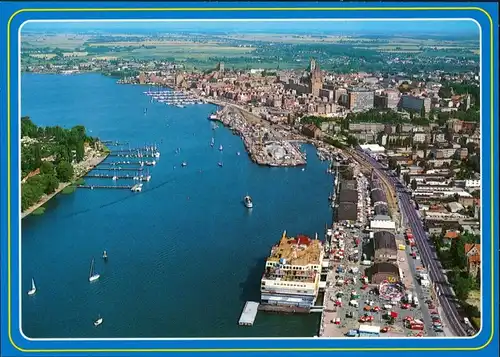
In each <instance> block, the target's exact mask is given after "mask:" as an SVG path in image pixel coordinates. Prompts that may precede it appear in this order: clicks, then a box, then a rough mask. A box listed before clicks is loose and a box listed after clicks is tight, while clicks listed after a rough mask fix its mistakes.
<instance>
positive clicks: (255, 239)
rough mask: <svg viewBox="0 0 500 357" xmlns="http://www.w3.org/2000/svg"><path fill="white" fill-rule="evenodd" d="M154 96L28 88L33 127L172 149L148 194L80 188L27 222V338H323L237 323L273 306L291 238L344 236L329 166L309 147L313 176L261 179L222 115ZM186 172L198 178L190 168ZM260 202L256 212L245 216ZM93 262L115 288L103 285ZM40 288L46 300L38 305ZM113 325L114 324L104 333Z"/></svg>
mask: <svg viewBox="0 0 500 357" xmlns="http://www.w3.org/2000/svg"><path fill="white" fill-rule="evenodd" d="M145 90H146V87H142V86H134V85H119V84H116V83H115V80H114V79H112V78H109V77H105V76H101V75H99V74H81V75H69V76H64V75H38V74H24V75H23V76H22V115H27V116H30V117H31V119H32V120H33V121H34V122H35V123H36V124H37V125H41V126H47V125H60V126H63V127H67V128H69V127H71V126H74V125H78V124H81V125H84V126H85V127H86V128H87V130H88V133H89V134H90V135H93V136H97V137H99V138H100V139H102V140H119V141H128V142H130V143H131V145H132V147H137V146H140V145H144V144H145V143H154V142H156V143H157V145H158V146H159V149H160V150H161V158H160V159H159V162H158V164H157V165H156V166H155V167H154V168H151V169H150V174H151V176H152V179H151V181H150V182H148V183H146V184H145V185H144V189H143V192H142V193H140V194H134V193H132V192H130V191H129V190H112V189H109V190H106V189H103V190H100V189H96V190H86V189H79V190H77V191H76V192H75V193H73V194H71V195H59V196H57V197H56V198H55V199H53V200H51V201H49V203H48V204H47V205H46V207H47V209H46V211H45V214H43V215H41V216H29V217H27V218H25V219H24V220H23V221H22V274H23V276H22V286H23V291H22V292H21V293H22V299H23V301H22V328H23V332H24V333H25V334H26V335H27V336H28V337H31V338H41V337H45V338H49V337H52V338H58V337H80V338H96V337H297V336H304V337H312V336H313V335H316V334H317V330H318V323H319V318H320V316H319V314H309V315H279V314H270V313H263V312H259V314H258V315H257V319H256V321H255V324H254V326H253V327H240V326H238V324H237V321H238V318H239V315H240V313H241V310H242V308H243V305H244V303H245V301H247V300H255V301H259V296H260V294H259V287H260V278H261V275H262V272H263V269H264V261H265V258H266V257H267V255H268V254H269V251H270V248H271V246H272V245H273V244H275V243H276V242H277V241H278V240H279V238H280V237H281V234H282V232H283V230H287V232H288V234H289V235H292V236H294V235H296V234H300V233H303V234H307V235H310V236H314V234H315V232H318V234H319V235H320V236H321V235H322V234H323V233H324V227H325V224H326V223H331V209H330V208H329V205H328V200H327V197H328V194H329V192H330V191H331V189H332V184H331V176H330V175H327V174H326V173H325V170H326V167H327V163H326V162H321V161H319V160H318V159H317V157H316V155H315V150H314V148H313V147H311V146H305V149H306V150H307V153H308V165H307V168H306V170H305V171H302V170H301V168H268V167H259V166H257V165H255V164H254V163H252V162H251V161H250V160H249V158H248V156H247V155H246V154H245V152H244V147H243V143H242V142H241V139H240V138H239V137H238V136H235V135H233V134H232V133H231V131H229V130H228V129H226V128H224V127H220V128H219V129H217V130H215V131H213V130H211V125H210V122H209V121H208V120H207V116H208V115H209V114H210V113H211V112H213V111H214V109H215V107H214V106H213V105H210V104H206V105H196V106H191V107H187V108H182V109H181V108H176V107H171V106H166V105H162V104H159V103H150V101H149V98H148V97H146V96H145V95H144V94H143V91H145ZM144 108H148V110H147V114H144ZM214 133H215V143H216V145H215V148H211V147H210V140H211V138H212V135H214ZM219 144H222V145H223V146H224V151H223V152H220V151H218V150H217V147H218V145H219ZM176 148H181V150H180V153H175V149H176ZM238 151H240V152H241V153H242V154H241V156H238V155H237V154H236V153H237V152H238ZM109 160H111V159H108V161H109ZM183 161H186V162H187V163H188V166H187V167H184V168H181V167H180V165H181V163H182V162H183ZM219 161H223V162H224V167H222V168H221V167H219V166H218V165H217V162H219ZM91 180H94V181H91ZM99 181H101V182H102V181H104V182H106V183H107V184H112V183H111V182H112V181H111V180H110V181H106V180H99ZM87 182H97V181H95V179H90V180H87ZM119 184H125V181H124V182H119ZM247 193H248V194H250V195H251V196H252V197H253V200H254V208H253V210H251V211H249V210H247V209H246V208H245V207H244V206H243V205H242V197H243V196H244V195H245V194H247ZM103 250H107V252H108V255H109V260H108V262H106V263H105V262H104V261H103V260H102V259H101V254H102V251H103ZM93 257H95V258H96V270H97V272H99V273H100V274H101V278H100V280H99V281H97V282H95V283H92V284H90V283H89V282H88V274H89V267H90V262H91V259H92V258H93ZM32 277H34V278H35V280H36V283H37V289H38V291H37V294H36V295H35V296H31V297H30V296H27V294H26V291H27V290H28V289H29V286H30V281H31V278H32ZM99 314H100V315H101V316H102V317H103V318H104V323H103V324H102V325H101V326H99V328H95V327H94V326H93V324H92V321H93V320H94V319H95V318H96V317H97V316H98V315H99Z"/></svg>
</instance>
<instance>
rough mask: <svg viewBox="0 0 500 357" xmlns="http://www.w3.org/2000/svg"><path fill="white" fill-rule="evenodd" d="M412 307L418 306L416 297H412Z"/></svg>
mask: <svg viewBox="0 0 500 357" xmlns="http://www.w3.org/2000/svg"><path fill="white" fill-rule="evenodd" d="M413 306H415V307H418V306H419V302H418V298H417V297H416V296H414V297H413Z"/></svg>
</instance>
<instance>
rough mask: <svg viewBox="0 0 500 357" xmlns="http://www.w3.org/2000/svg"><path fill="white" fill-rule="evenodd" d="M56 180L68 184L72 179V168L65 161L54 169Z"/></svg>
mask: <svg viewBox="0 0 500 357" xmlns="http://www.w3.org/2000/svg"><path fill="white" fill-rule="evenodd" d="M56 171H57V178H58V179H59V180H60V181H61V182H69V181H71V179H72V178H73V174H74V172H73V166H71V164H70V163H69V162H67V161H61V162H60V163H59V164H57V167H56Z"/></svg>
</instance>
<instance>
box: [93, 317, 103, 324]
mask: <svg viewBox="0 0 500 357" xmlns="http://www.w3.org/2000/svg"><path fill="white" fill-rule="evenodd" d="M102 322H103V319H102V317H101V315H99V317H98V318H97V320H95V321H94V326H99V325H100V324H102Z"/></svg>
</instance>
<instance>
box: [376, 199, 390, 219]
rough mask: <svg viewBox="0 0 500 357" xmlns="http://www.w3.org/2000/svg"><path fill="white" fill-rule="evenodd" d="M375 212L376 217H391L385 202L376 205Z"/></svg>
mask: <svg viewBox="0 0 500 357" xmlns="http://www.w3.org/2000/svg"><path fill="white" fill-rule="evenodd" d="M373 210H374V211H375V212H374V213H375V215H376V216H388V215H389V208H387V205H386V204H385V202H380V201H379V202H378V204H376V205H375V206H374V207H373Z"/></svg>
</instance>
